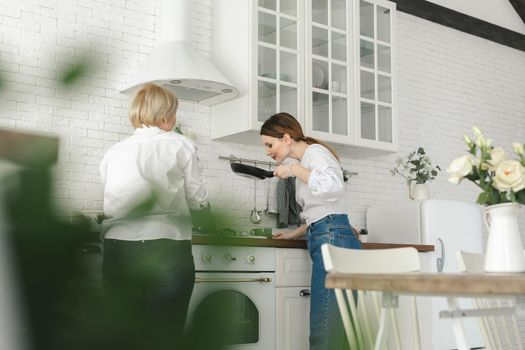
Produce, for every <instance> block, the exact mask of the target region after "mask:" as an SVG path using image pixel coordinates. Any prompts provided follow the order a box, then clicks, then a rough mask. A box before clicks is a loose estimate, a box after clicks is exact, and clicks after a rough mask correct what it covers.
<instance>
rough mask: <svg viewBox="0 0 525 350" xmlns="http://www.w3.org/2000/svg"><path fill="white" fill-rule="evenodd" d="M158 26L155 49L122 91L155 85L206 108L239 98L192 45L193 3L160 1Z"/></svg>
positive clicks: (178, 0)
mask: <svg viewBox="0 0 525 350" xmlns="http://www.w3.org/2000/svg"><path fill="white" fill-rule="evenodd" d="M155 25H156V27H155V31H156V47H155V48H154V49H153V51H152V52H151V54H150V55H149V56H148V57H147V58H146V59H145V61H144V63H143V64H142V66H141V67H140V68H139V69H138V70H137V71H136V72H135V73H134V74H133V75H132V78H131V80H130V81H129V83H128V84H127V87H126V88H125V89H124V90H122V91H121V92H123V93H133V92H134V91H135V90H137V89H138V88H140V87H141V86H142V85H144V84H145V83H155V84H158V85H161V86H164V87H167V88H169V89H171V90H173V91H174V92H175V93H176V94H177V97H178V98H180V99H182V100H186V101H192V102H196V103H200V104H204V105H210V106H211V105H215V104H218V103H221V102H224V101H227V100H230V99H232V98H235V97H237V95H238V94H239V91H238V90H237V89H236V88H235V87H234V86H233V85H232V84H231V83H230V82H229V81H228V80H227V79H226V78H225V77H224V76H223V75H222V74H221V73H220V72H219V71H218V70H217V69H216V68H215V67H213V65H212V64H211V62H209V61H208V60H206V59H205V58H204V57H202V56H201V55H200V54H199V53H198V52H197V51H196V50H195V49H194V48H193V46H192V44H191V41H190V39H191V0H157V14H156V24H155Z"/></svg>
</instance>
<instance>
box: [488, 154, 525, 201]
mask: <svg viewBox="0 0 525 350" xmlns="http://www.w3.org/2000/svg"><path fill="white" fill-rule="evenodd" d="M492 186H494V187H495V188H496V189H498V190H499V191H502V192H503V191H508V190H509V189H510V190H512V191H513V192H515V193H516V192H518V191H520V190H522V189H524V188H525V168H523V166H522V165H521V164H520V163H519V162H518V161H516V160H505V161H503V162H501V163H499V164H498V166H497V168H496V175H495V176H494V180H493V181H492Z"/></svg>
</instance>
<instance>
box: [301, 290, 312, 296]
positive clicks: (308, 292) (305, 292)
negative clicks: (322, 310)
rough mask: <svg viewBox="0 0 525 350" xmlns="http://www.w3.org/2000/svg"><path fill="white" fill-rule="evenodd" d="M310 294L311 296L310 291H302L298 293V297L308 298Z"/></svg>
mask: <svg viewBox="0 0 525 350" xmlns="http://www.w3.org/2000/svg"><path fill="white" fill-rule="evenodd" d="M310 294H312V293H311V292H310V289H302V290H301V291H300V292H299V296H301V297H308V296H310Z"/></svg>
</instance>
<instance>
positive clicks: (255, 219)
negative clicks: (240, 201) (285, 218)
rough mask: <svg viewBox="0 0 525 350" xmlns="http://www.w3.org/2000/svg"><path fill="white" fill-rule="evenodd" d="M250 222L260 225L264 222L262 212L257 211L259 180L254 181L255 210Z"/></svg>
mask: <svg viewBox="0 0 525 350" xmlns="http://www.w3.org/2000/svg"><path fill="white" fill-rule="evenodd" d="M261 170H262V169H261ZM250 220H251V221H252V222H253V223H254V224H258V223H260V222H261V221H262V218H261V212H260V211H258V210H257V180H253V209H252V212H251V214H250Z"/></svg>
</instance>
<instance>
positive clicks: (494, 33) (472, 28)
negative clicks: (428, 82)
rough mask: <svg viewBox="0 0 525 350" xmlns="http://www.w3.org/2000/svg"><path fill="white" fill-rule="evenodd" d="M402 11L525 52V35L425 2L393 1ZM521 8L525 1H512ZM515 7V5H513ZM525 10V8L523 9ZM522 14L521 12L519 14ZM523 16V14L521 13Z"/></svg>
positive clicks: (416, 0)
mask: <svg viewBox="0 0 525 350" xmlns="http://www.w3.org/2000/svg"><path fill="white" fill-rule="evenodd" d="M391 1H392V2H395V3H396V4H397V9H398V11H402V12H405V13H408V14H411V15H414V16H417V17H420V18H424V19H426V20H429V21H432V22H434V23H438V24H441V25H444V26H447V27H449V28H453V29H457V30H460V31H462V32H465V33H468V34H472V35H476V36H478V37H480V38H484V39H487V40H491V41H494V42H496V43H498V44H502V45H506V46H510V47H512V48H514V49H518V50H521V51H525V35H523V34H521V33H518V32H515V31H513V30H510V29H507V28H503V27H500V26H497V25H495V24H492V23H489V22H486V21H483V20H481V19H479V18H475V17H472V16H469V15H466V14H464V13H461V12H457V11H454V10H451V9H449V8H447V7H443V6H439V5H437V4H434V3H432V2H429V1H425V0H391ZM510 1H511V2H517V3H519V4H521V6H524V5H525V0H510ZM513 5H514V4H513ZM523 8H524V9H525V7H523ZM518 13H520V12H518ZM520 16H521V13H520ZM522 18H523V17H522Z"/></svg>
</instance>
